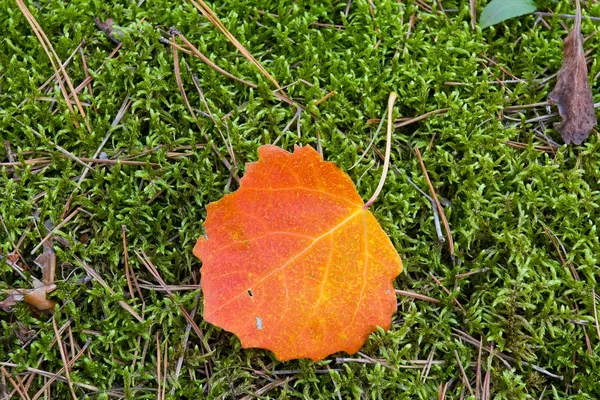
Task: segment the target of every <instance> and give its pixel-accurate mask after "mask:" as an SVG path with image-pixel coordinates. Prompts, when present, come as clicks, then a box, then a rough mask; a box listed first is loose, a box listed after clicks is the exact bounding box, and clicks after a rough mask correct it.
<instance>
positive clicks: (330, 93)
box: [315, 90, 336, 107]
mask: <svg viewBox="0 0 600 400" xmlns="http://www.w3.org/2000/svg"><path fill="white" fill-rule="evenodd" d="M335 94H336V91H335V90H332V91H331V92H329V93H327V94H326V95H325V96H323V97H322V98H320V99H319V100H317V101H316V102H315V107H318V106H319V105H321V104H323V103H324V102H326V101H327V99H329V98H330V97H331V96H335Z"/></svg>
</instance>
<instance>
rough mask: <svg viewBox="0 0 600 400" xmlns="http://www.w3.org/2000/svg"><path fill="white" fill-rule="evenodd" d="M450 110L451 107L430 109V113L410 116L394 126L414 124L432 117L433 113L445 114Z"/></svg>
mask: <svg viewBox="0 0 600 400" xmlns="http://www.w3.org/2000/svg"><path fill="white" fill-rule="evenodd" d="M448 110H449V108H440V109H439V110H433V111H429V112H428V113H425V114H423V115H419V116H418V117H414V118H409V119H407V120H404V121H401V122H397V123H396V124H395V125H394V126H395V127H396V128H401V127H403V126H406V125H410V124H414V123H415V122H418V121H421V120H422V119H427V118H429V117H431V116H432V115H437V114H443V113H445V112H446V111H448Z"/></svg>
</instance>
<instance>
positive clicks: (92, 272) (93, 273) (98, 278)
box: [73, 256, 144, 322]
mask: <svg viewBox="0 0 600 400" xmlns="http://www.w3.org/2000/svg"><path fill="white" fill-rule="evenodd" d="M73 257H74V258H75V261H77V262H78V263H79V264H80V265H81V266H82V267H83V269H85V271H86V272H87V274H88V275H89V276H91V277H92V278H94V279H95V280H96V281H98V283H99V284H101V285H102V286H103V287H104V289H105V290H106V291H107V292H108V293H110V294H115V291H114V290H112V288H111V287H110V286H109V285H108V283H106V281H104V279H102V277H101V276H100V275H98V273H97V272H96V271H95V270H94V269H93V268H92V267H90V266H89V265H88V264H87V263H86V262H85V261H83V260H82V259H81V258H79V257H77V256H73ZM119 305H120V306H121V307H123V309H125V310H126V311H128V312H129V313H130V314H131V315H133V317H134V318H135V319H137V320H138V321H140V322H144V319H143V318H142V317H140V315H139V314H138V313H137V312H136V311H135V310H134V309H133V308H131V306H130V305H129V304H127V303H125V302H124V301H123V300H120V301H119Z"/></svg>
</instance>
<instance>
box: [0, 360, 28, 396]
mask: <svg viewBox="0 0 600 400" xmlns="http://www.w3.org/2000/svg"><path fill="white" fill-rule="evenodd" d="M0 370H2V374H3V375H4V376H6V378H7V379H8V381H9V382H10V384H11V385H13V387H14V388H15V390H16V391H17V392H19V396H21V398H22V399H26V400H30V398H29V395H28V394H27V391H26V390H24V389H25V388H23V385H22V384H19V382H15V380H14V379H13V378H12V376H10V374H9V373H8V372H6V369H4V367H2V368H0ZM8 398H10V396H9V397H8Z"/></svg>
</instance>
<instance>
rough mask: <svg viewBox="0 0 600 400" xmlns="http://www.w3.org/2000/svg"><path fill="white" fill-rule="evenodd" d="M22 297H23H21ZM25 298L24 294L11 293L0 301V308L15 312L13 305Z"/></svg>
mask: <svg viewBox="0 0 600 400" xmlns="http://www.w3.org/2000/svg"><path fill="white" fill-rule="evenodd" d="M19 297H21V298H19ZM22 299H23V296H22V295H16V294H10V295H9V296H8V297H7V298H6V299H4V300H2V301H0V309H1V310H3V311H4V312H13V309H12V307H13V306H14V305H16V304H17V303H18V302H19V301H21V300H22Z"/></svg>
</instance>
